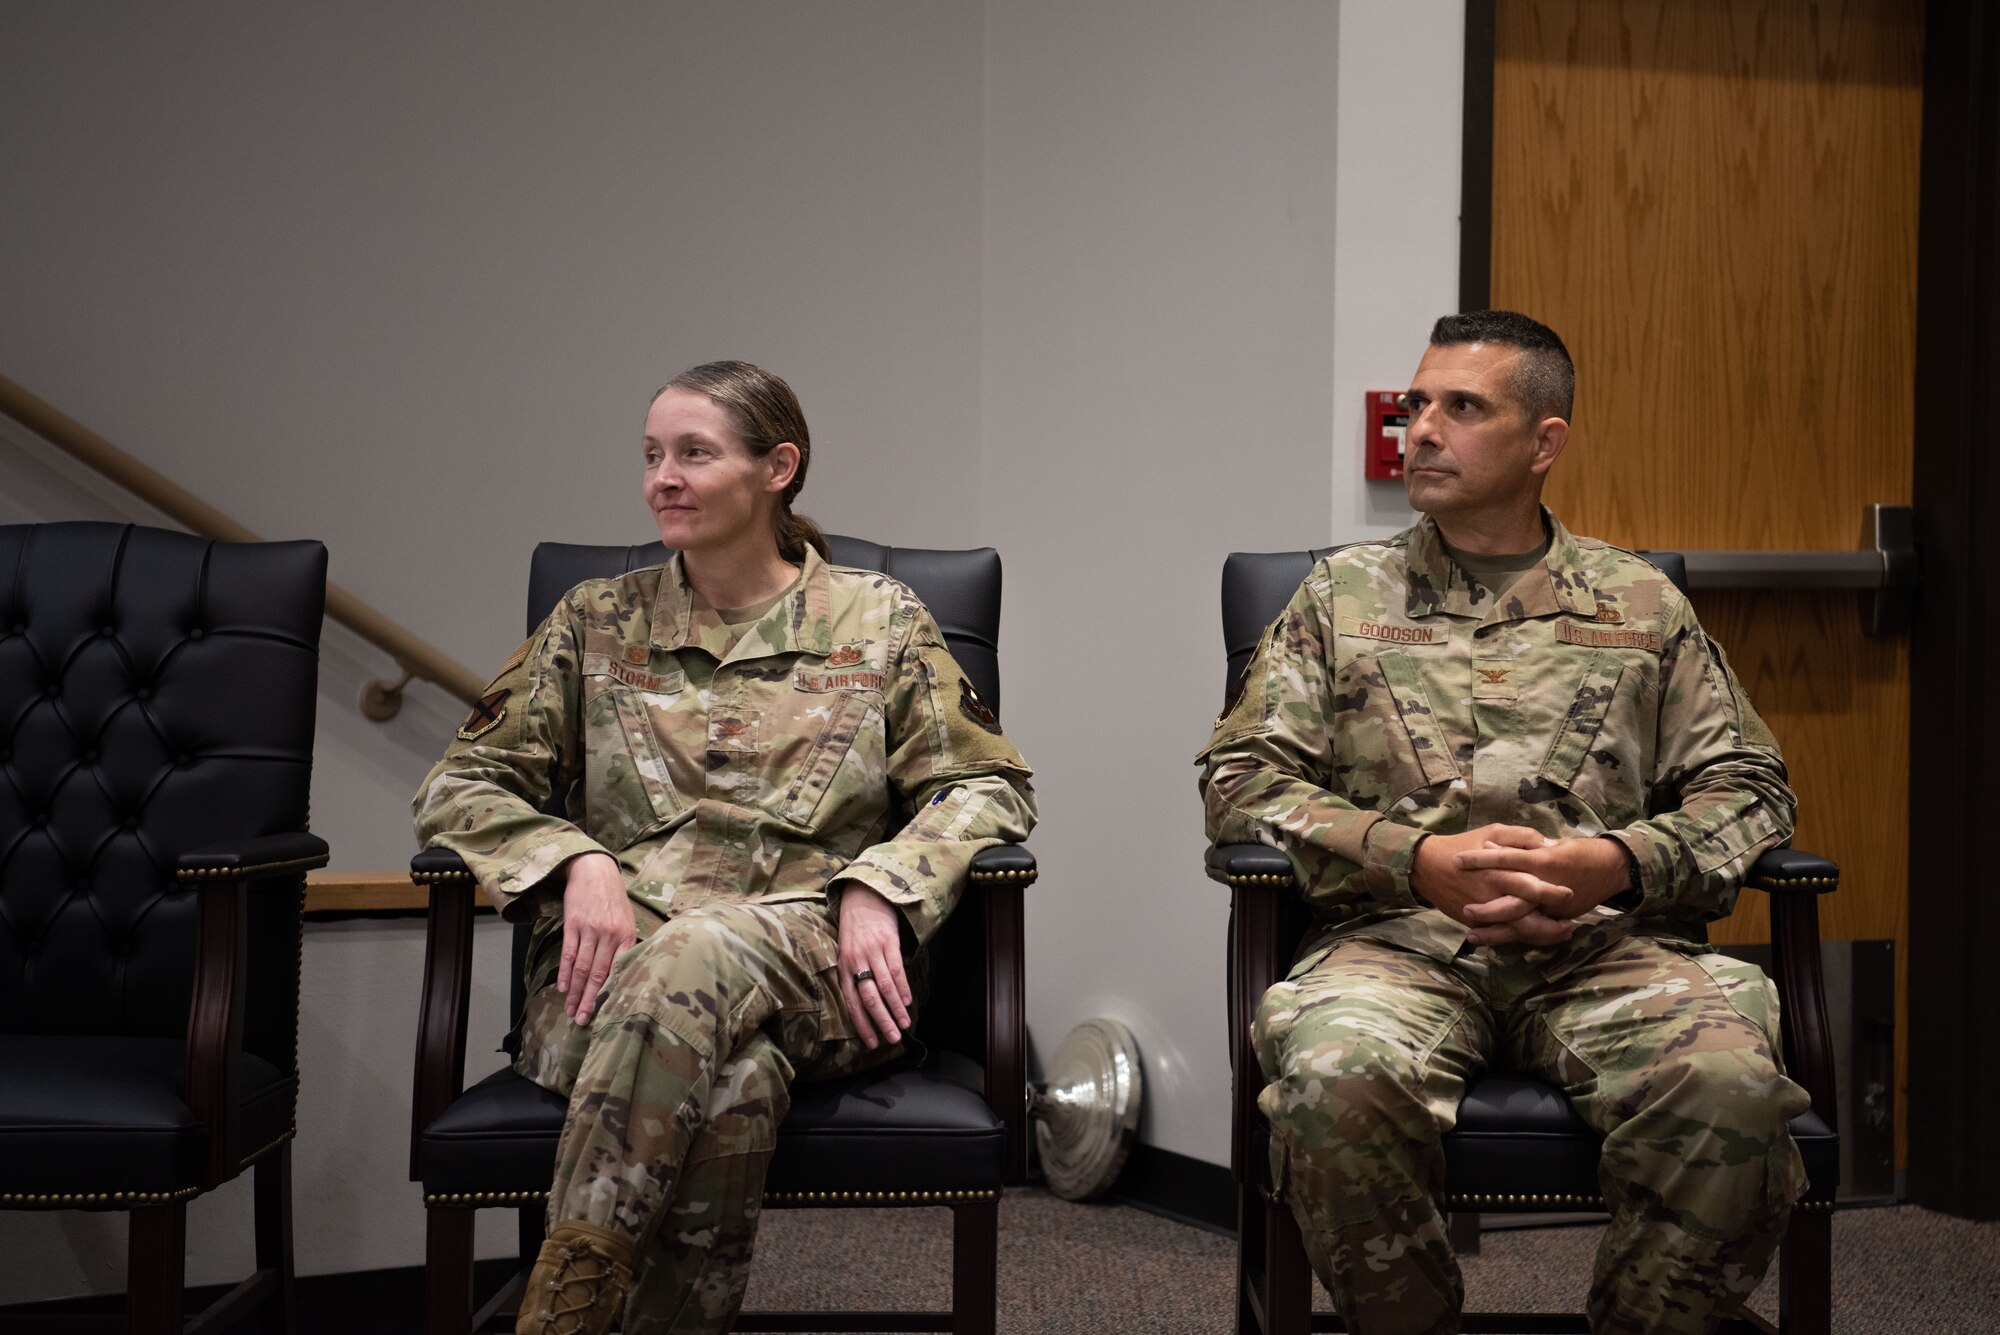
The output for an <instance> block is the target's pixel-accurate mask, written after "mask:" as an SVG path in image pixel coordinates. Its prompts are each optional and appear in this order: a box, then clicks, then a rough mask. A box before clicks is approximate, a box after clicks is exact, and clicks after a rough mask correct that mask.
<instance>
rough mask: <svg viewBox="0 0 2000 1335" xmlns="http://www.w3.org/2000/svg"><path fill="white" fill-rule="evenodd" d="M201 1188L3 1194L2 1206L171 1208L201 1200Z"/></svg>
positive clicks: (0, 1196) (0, 1200) (0, 1202)
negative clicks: (194, 1199)
mask: <svg viewBox="0 0 2000 1335" xmlns="http://www.w3.org/2000/svg"><path fill="white" fill-rule="evenodd" d="M200 1194H201V1188H200V1187H182V1188H180V1189H179V1190H178V1191H85V1192H75V1191H51V1192H45V1193H42V1194H40V1195H29V1194H27V1193H25V1192H23V1193H15V1192H11V1191H6V1192H0V1205H171V1204H173V1203H174V1202H175V1201H184V1200H186V1199H188V1197H190V1196H199V1195H200Z"/></svg>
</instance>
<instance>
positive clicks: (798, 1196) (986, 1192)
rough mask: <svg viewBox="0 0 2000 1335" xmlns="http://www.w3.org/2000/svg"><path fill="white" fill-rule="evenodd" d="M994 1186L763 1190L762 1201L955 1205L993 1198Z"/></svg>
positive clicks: (822, 1203)
mask: <svg viewBox="0 0 2000 1335" xmlns="http://www.w3.org/2000/svg"><path fill="white" fill-rule="evenodd" d="M999 1199H1000V1192H999V1189H998V1188H990V1189H983V1190H972V1191H767V1192H765V1193H764V1204H766V1205H955V1204H958V1203H960V1202H963V1201H997V1200H999Z"/></svg>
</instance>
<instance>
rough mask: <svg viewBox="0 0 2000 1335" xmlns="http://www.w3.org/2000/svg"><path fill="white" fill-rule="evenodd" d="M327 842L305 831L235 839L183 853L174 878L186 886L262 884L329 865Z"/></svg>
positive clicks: (176, 865) (175, 869)
mask: <svg viewBox="0 0 2000 1335" xmlns="http://www.w3.org/2000/svg"><path fill="white" fill-rule="evenodd" d="M327 858H328V853H327V847H326V840H324V839H322V838H320V837H319V836H318V835H316V834H307V833H306V832H305V831H304V830H289V831H286V832H285V833H283V834H264V835H258V836H257V837H256V838H254V839H232V840H230V841H229V842H227V843H222V844H211V845H209V846H208V847H207V848H199V849H196V850H194V851H193V852H191V853H183V854H181V855H180V858H179V860H178V861H177V862H176V864H175V866H174V877H175V879H176V880H179V881H181V882H182V883H184V884H188V883H193V882H197V881H230V880H234V881H261V880H268V879H269V878H271V877H273V876H292V875H299V874H303V873H305V872H309V871H314V870H317V869H318V868H320V867H324V866H325V865H326V863H327Z"/></svg>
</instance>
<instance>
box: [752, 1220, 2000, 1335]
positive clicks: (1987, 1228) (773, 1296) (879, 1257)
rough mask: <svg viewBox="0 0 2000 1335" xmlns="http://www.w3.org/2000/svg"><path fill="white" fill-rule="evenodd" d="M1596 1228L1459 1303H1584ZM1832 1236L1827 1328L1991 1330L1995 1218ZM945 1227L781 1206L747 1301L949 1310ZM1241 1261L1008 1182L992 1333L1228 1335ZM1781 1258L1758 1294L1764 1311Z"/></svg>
mask: <svg viewBox="0 0 2000 1335" xmlns="http://www.w3.org/2000/svg"><path fill="white" fill-rule="evenodd" d="M1598 1233H1599V1230H1598V1229H1596V1228H1592V1227H1588V1226H1582V1227H1575V1226H1573V1227H1564V1228H1543V1229H1507V1230H1493V1231H1489V1232H1488V1233H1487V1234H1486V1235H1485V1237H1484V1239H1483V1245H1482V1247H1481V1250H1480V1252H1479V1254H1478V1255H1477V1256H1469V1257H1467V1258H1465V1261H1464V1267H1465V1277H1466V1289H1467V1306H1468V1307H1469V1308H1472V1309H1479V1308H1488V1309H1493V1310H1503V1311H1538V1310H1545V1311H1562V1310H1571V1311H1580V1310H1582V1304H1583V1296H1584V1292H1585V1290H1586V1289H1587V1287H1588V1286H1589V1280H1590V1261H1591V1254H1592V1251H1593V1249H1594V1248H1595V1247H1596V1244H1597V1237H1598ZM1833 1235H1834V1283H1835V1292H1834V1329H1835V1330H1836V1331H1841V1332H1853V1333H1854V1335H1874V1332H1895V1333H1896V1335H1905V1333H1906V1332H1907V1333H1908V1335H1954V1333H1957V1332H1964V1333H1965V1335H1991V1333H1992V1332H1995V1331H2000V1223H1984V1224H1977V1223H1968V1222H1966V1221H1964V1220H1960V1219H1953V1218H1951V1217H1949V1216H1946V1215H1939V1214H1933V1213H1931V1212H1929V1211H1927V1210H1921V1209H1918V1208H1916V1207H1915V1206H1902V1207H1897V1208H1890V1209H1868V1210H1851V1211H1846V1212H1843V1213H1840V1214H1837V1215H1835V1216H1834V1223H1833ZM950 1237H951V1218H950V1215H949V1214H948V1213H947V1212H946V1211H944V1210H774V1211H772V1212H771V1213H770V1214H768V1215H767V1216H766V1217H765V1220H764V1225H763V1228H762V1230H761V1236H760V1237H759V1240H758V1248H757V1264H756V1267H755V1270H754V1272H753V1274H752V1276H751V1280H750V1301H749V1306H751V1307H753V1308H756V1307H765V1308H815V1307H872V1308H878V1309H879V1308H884V1307H891V1306H900V1305H909V1306H935V1307H942V1306H944V1305H945V1304H946V1303H947V1302H948V1301H949V1299H950V1293H949V1291H950V1278H949V1276H950ZM1235 1261H1236V1244H1235V1240H1234V1239H1233V1238H1229V1237H1224V1236H1222V1235H1220V1234H1216V1233H1210V1232H1206V1231H1204V1230H1202V1229H1199V1228H1194V1227H1190V1226H1188V1225H1185V1224H1179V1223H1175V1222H1173V1221H1171V1220H1167V1219H1163V1218H1160V1217H1158V1216H1155V1215H1151V1214H1147V1213H1145V1212H1143V1211H1140V1210H1136V1209H1133V1208H1131V1207H1129V1206H1122V1205H1076V1204H1072V1203H1070V1202H1067V1201H1062V1200H1058V1199H1056V1198H1055V1197H1053V1196H1051V1195H1049V1194H1048V1193H1047V1192H1045V1191H1040V1190H1017V1191H1010V1192H1009V1193H1008V1195H1007V1197H1006V1199H1005V1200H1004V1201H1003V1202H1002V1204H1001V1207H1000V1330H1001V1332H1002V1335H1128V1332H1129V1333H1131V1335H1139V1333H1140V1332H1163V1333H1171V1335H1227V1333H1228V1332H1230V1331H1231V1328H1232V1318H1233V1315H1234V1312H1235V1307H1234V1298H1233V1295H1232V1290H1231V1287H1230V1286H1231V1282H1232V1276H1233V1273H1234V1267H1235ZM1775 1269H1776V1268H1775V1267H1773V1276H1772V1278H1769V1279H1767V1280H1766V1281H1765V1284H1764V1287H1763V1289H1761V1290H1760V1291H1759V1293H1758V1296H1757V1299H1756V1301H1755V1304H1754V1305H1755V1306H1756V1307H1757V1308H1758V1310H1760V1311H1762V1312H1764V1313H1765V1314H1766V1315H1770V1316H1775V1315H1776V1312H1777V1293H1776V1279H1775ZM1319 1305H1320V1306H1322V1307H1324V1306H1326V1305H1327V1304H1326V1297H1325V1295H1324V1294H1320V1295H1319Z"/></svg>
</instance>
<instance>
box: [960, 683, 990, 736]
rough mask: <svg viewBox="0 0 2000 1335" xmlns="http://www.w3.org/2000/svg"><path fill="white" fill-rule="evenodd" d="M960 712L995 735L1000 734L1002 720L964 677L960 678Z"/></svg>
mask: <svg viewBox="0 0 2000 1335" xmlns="http://www.w3.org/2000/svg"><path fill="white" fill-rule="evenodd" d="M958 712H959V713H961V714H963V715H965V716H966V717H967V718H969V719H971V720H972V721H973V722H974V723H977V724H978V725H979V726H980V727H982V728H984V729H986V731H988V732H990V733H992V734H993V735H994V736H996V737H998V736H999V735H1000V720H999V719H997V718H995V717H994V716H993V711H992V710H990V709H988V708H987V707H986V702H985V701H984V700H982V699H980V698H979V692H978V691H976V690H974V689H973V686H972V683H971V682H970V681H967V680H966V679H965V678H964V677H960V678H959V679H958Z"/></svg>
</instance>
